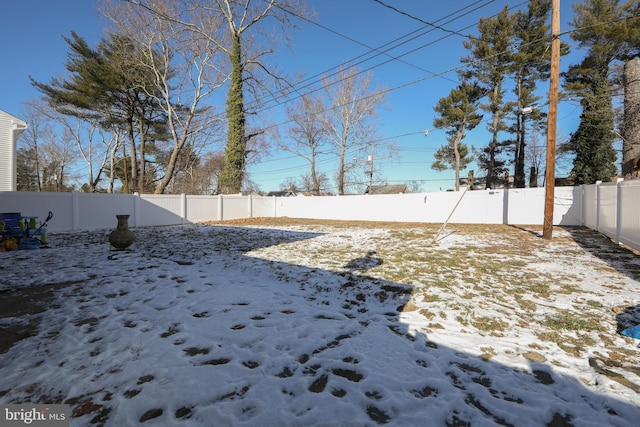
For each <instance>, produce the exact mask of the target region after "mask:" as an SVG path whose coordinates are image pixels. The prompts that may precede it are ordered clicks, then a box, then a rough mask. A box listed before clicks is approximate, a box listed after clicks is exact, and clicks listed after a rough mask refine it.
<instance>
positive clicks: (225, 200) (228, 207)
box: [221, 195, 250, 219]
mask: <svg viewBox="0 0 640 427" xmlns="http://www.w3.org/2000/svg"><path fill="white" fill-rule="evenodd" d="M249 214H250V212H249V196H239V195H229V196H226V195H225V196H223V197H222V218H221V219H241V218H249Z"/></svg>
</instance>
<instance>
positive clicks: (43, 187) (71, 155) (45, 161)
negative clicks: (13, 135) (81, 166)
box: [20, 100, 78, 191]
mask: <svg viewBox="0 0 640 427" xmlns="http://www.w3.org/2000/svg"><path fill="white" fill-rule="evenodd" d="M26 107H27V108H26V115H25V118H26V120H27V121H28V123H29V127H28V128H27V130H26V132H25V135H24V136H23V137H22V138H21V139H20V141H21V143H24V144H25V145H26V147H27V150H26V151H27V152H29V153H30V160H31V161H30V164H31V165H32V167H33V168H34V170H33V171H32V172H31V175H32V176H33V177H36V180H37V183H34V184H35V186H33V187H32V186H29V187H30V188H33V189H36V190H37V191H67V190H68V189H69V188H70V185H71V178H72V176H71V174H70V172H69V169H68V168H69V167H70V165H71V164H73V163H74V162H75V160H76V159H77V155H78V152H77V146H76V144H75V142H76V141H75V140H74V138H73V137H72V135H71V134H70V133H69V131H68V129H66V128H65V127H64V126H62V128H60V127H59V126H60V125H62V124H63V122H62V121H61V120H62V116H60V115H59V114H57V113H56V112H55V110H54V109H53V108H51V107H50V106H49V105H47V104H46V103H44V102H42V101H41V100H33V101H30V102H27V103H26ZM23 153H25V152H24V151H23Z"/></svg>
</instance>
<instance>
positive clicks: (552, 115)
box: [542, 0, 560, 240]
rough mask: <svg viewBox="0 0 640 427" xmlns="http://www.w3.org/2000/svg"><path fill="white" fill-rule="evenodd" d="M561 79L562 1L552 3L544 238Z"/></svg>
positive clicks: (549, 220) (548, 228) (549, 221)
mask: <svg viewBox="0 0 640 427" xmlns="http://www.w3.org/2000/svg"><path fill="white" fill-rule="evenodd" d="M559 79H560V0H553V1H552V3H551V77H550V81H549V115H548V116H547V117H548V119H547V165H546V171H545V178H544V183H545V197H544V222H543V225H542V238H543V239H546V240H551V237H552V235H553V204H554V199H555V194H554V193H555V184H556V128H557V121H558V80H559Z"/></svg>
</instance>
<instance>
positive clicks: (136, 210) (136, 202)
mask: <svg viewBox="0 0 640 427" xmlns="http://www.w3.org/2000/svg"><path fill="white" fill-rule="evenodd" d="M140 197H141V196H140V193H138V192H137V191H136V192H135V193H133V215H132V216H133V224H131V226H132V227H137V226H138V224H140V218H139V216H140Z"/></svg>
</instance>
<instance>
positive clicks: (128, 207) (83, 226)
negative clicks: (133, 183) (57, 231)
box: [51, 193, 135, 230]
mask: <svg viewBox="0 0 640 427" xmlns="http://www.w3.org/2000/svg"><path fill="white" fill-rule="evenodd" d="M71 194H72V195H73V201H74V212H75V215H74V216H75V217H76V220H75V221H74V224H73V230H97V229H101V228H113V227H115V226H116V224H117V222H118V221H117V219H116V215H131V218H130V220H129V225H131V226H134V225H135V224H134V222H133V220H134V213H135V196H133V195H131V194H91V193H71ZM54 214H55V213H54ZM58 216H59V215H56V216H55V221H52V222H51V224H52V225H53V224H54V223H57V222H58V219H59V218H58Z"/></svg>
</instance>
